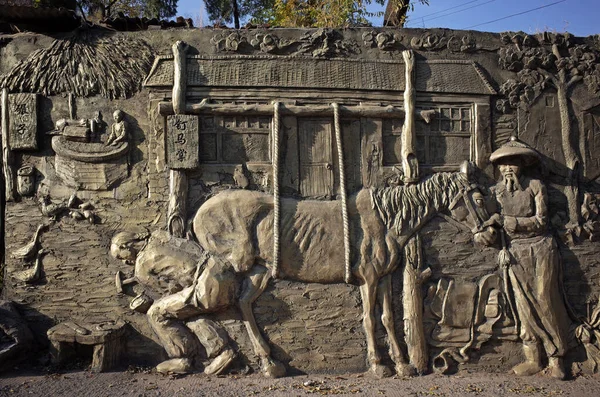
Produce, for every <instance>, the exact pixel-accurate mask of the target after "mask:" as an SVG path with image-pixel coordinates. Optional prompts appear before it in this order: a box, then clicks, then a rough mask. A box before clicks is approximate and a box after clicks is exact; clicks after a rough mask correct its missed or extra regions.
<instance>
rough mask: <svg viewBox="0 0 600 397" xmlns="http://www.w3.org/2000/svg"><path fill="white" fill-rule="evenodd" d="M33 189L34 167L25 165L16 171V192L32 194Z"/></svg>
mask: <svg viewBox="0 0 600 397" xmlns="http://www.w3.org/2000/svg"><path fill="white" fill-rule="evenodd" d="M34 190H35V168H34V167H32V166H30V165H26V166H24V167H21V168H19V171H17V192H18V193H19V194H20V195H21V196H32V195H33V193H34Z"/></svg>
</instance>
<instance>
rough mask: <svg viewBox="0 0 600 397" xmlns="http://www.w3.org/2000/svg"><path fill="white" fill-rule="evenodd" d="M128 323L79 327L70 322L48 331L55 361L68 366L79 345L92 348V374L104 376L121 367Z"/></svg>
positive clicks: (120, 321)
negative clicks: (96, 373)
mask: <svg viewBox="0 0 600 397" xmlns="http://www.w3.org/2000/svg"><path fill="white" fill-rule="evenodd" d="M124 335H125V322H124V321H122V320H119V321H117V322H114V321H106V322H102V323H95V324H90V323H75V322H72V321H67V322H64V323H60V324H58V325H55V326H54V327H52V328H50V329H49V330H48V339H49V340H50V342H51V343H52V348H51V353H52V361H53V362H54V363H55V364H57V365H61V364H64V363H65V362H66V361H67V360H68V359H69V358H71V357H72V356H73V355H74V353H75V345H76V344H80V345H92V346H93V347H94V352H93V356H92V368H91V369H92V371H94V372H104V371H108V370H110V369H112V368H114V367H115V366H117V365H118V363H119V360H120V358H121V351H122V350H123V349H124V347H125V344H124V338H123V336H124Z"/></svg>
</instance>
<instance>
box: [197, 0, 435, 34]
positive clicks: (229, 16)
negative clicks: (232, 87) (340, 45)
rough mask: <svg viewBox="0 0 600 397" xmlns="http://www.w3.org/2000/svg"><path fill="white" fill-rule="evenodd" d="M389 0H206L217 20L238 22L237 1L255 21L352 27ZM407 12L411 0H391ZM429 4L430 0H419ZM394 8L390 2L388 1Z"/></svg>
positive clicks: (212, 17) (243, 14)
mask: <svg viewBox="0 0 600 397" xmlns="http://www.w3.org/2000/svg"><path fill="white" fill-rule="evenodd" d="M385 1H386V0H204V4H205V5H206V10H207V13H208V17H209V19H210V20H211V21H214V22H216V23H231V22H232V21H233V22H235V19H236V16H235V15H234V14H235V13H234V8H233V4H234V2H235V3H236V4H237V7H238V14H239V18H248V20H249V22H250V23H252V24H269V25H271V26H278V27H332V28H334V27H338V28H339V27H348V26H360V25H370V22H369V21H368V18H371V17H376V16H382V14H383V13H372V12H369V11H367V6H368V5H370V4H372V3H373V2H374V3H376V4H380V5H384V4H385ZM388 1H389V2H391V4H392V5H394V4H396V3H399V5H398V7H402V8H403V9H404V13H405V14H406V12H407V11H408V10H412V8H413V3H411V2H410V1H409V0H388ZM418 1H419V3H422V4H428V3H429V0H418ZM388 7H390V3H388Z"/></svg>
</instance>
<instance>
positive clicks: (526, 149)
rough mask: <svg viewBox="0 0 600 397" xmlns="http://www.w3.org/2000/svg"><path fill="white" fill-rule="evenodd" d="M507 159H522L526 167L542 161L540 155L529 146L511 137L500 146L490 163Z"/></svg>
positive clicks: (491, 157)
mask: <svg viewBox="0 0 600 397" xmlns="http://www.w3.org/2000/svg"><path fill="white" fill-rule="evenodd" d="M506 157H520V158H521V159H522V160H523V161H524V162H525V164H526V165H531V164H534V163H537V162H538V161H540V159H541V156H540V154H539V153H538V152H537V151H536V150H535V149H533V148H532V147H531V146H529V145H528V144H526V143H524V142H521V141H519V140H518V139H517V138H516V137H514V136H513V137H511V138H510V140H509V141H508V142H506V143H505V144H504V145H502V146H500V148H498V149H497V150H496V151H494V153H492V155H491V156H490V161H491V162H492V163H495V162H496V161H498V160H500V159H503V158H506Z"/></svg>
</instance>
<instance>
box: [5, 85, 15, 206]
mask: <svg viewBox="0 0 600 397" xmlns="http://www.w3.org/2000/svg"><path fill="white" fill-rule="evenodd" d="M9 122H10V120H9V116H8V89H7V88H3V89H2V173H3V175H4V187H5V191H4V193H5V197H6V201H14V200H15V170H14V168H13V156H12V153H11V151H10V148H9V146H8V133H9V132H8V130H9Z"/></svg>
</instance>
